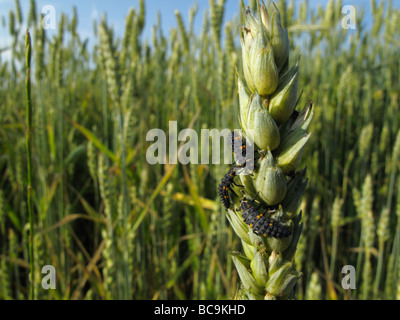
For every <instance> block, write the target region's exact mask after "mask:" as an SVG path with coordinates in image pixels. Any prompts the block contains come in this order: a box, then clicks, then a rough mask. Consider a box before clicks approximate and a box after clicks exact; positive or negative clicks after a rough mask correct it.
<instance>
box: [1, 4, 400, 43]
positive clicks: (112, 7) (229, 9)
mask: <svg viewBox="0 0 400 320" xmlns="http://www.w3.org/2000/svg"><path fill="white" fill-rule="evenodd" d="M14 1H15V0H0V18H2V17H3V16H4V18H5V20H6V21H7V23H6V28H4V27H3V25H2V24H0V48H3V47H6V46H8V45H9V44H10V41H11V40H10V37H9V36H8V14H9V11H10V10H13V9H14V6H15V4H14ZM215 1H216V2H217V1H218V0H215ZM195 2H196V1H195V0H146V26H145V31H144V37H146V38H150V36H151V28H152V26H153V25H154V24H155V23H156V17H157V12H158V11H159V12H160V13H161V17H162V24H163V30H165V32H164V34H165V35H168V32H169V29H170V28H172V27H175V26H176V18H175V15H174V11H175V10H176V9H178V10H179V11H180V12H181V14H182V16H183V19H184V21H185V23H186V25H187V24H188V13H189V9H190V8H191V7H193V5H194V3H195ZM247 2H248V1H246V0H245V3H247ZM327 2H328V1H327V0H309V4H310V6H311V7H313V8H316V7H317V5H318V4H321V5H322V6H325V4H326V3H327ZM399 2H400V1H398V0H394V3H395V6H396V7H400V4H399ZM20 3H21V6H22V11H23V16H24V19H25V20H26V18H27V15H28V12H29V0H20ZM197 3H198V6H199V11H198V14H197V16H196V19H195V29H196V30H197V31H199V30H201V26H202V22H203V15H204V11H205V10H206V9H207V8H208V0H198V1H197ZM239 3H240V0H227V1H226V10H225V20H231V19H232V18H233V17H234V16H235V15H237V14H238V12H239ZM342 3H343V5H347V4H350V5H354V6H355V7H356V8H359V7H360V6H365V8H366V9H367V10H366V15H367V20H368V15H369V14H370V11H369V7H370V1H369V0H343V1H342ZM36 4H37V10H38V11H40V10H41V8H42V7H43V6H45V5H52V6H54V8H55V9H56V16H57V17H58V16H59V14H60V13H61V12H64V13H66V14H67V15H71V14H72V8H73V6H76V7H77V9H78V19H79V24H78V29H79V33H80V35H81V36H82V37H84V38H86V37H88V38H91V37H92V35H93V19H97V20H99V19H100V18H101V16H102V13H103V12H106V13H107V17H108V22H109V23H112V24H113V25H114V28H115V31H116V33H117V34H121V33H122V32H123V29H124V23H125V17H126V15H127V13H128V11H129V8H131V7H134V8H139V0H113V1H112V0H36ZM370 20H371V18H370V17H369V22H370ZM50 34H51V31H50Z"/></svg>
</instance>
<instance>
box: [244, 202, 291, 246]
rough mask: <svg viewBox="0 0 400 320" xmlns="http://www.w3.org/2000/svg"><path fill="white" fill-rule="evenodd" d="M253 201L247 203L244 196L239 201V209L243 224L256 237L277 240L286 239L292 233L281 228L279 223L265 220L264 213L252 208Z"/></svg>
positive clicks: (283, 227) (268, 219)
mask: <svg viewBox="0 0 400 320" xmlns="http://www.w3.org/2000/svg"><path fill="white" fill-rule="evenodd" d="M253 203H254V200H253V201H251V202H249V201H248V200H247V198H246V196H245V197H244V198H243V199H242V200H241V201H240V209H241V210H242V217H243V219H244V222H246V224H248V225H249V226H250V228H252V229H253V232H254V233H255V234H256V235H262V236H264V237H273V238H277V239H282V238H287V237H289V236H290V235H291V234H292V233H291V232H290V230H289V229H288V228H286V227H285V226H283V225H282V224H281V223H279V222H277V221H275V220H273V219H270V218H266V217H265V214H266V213H267V211H265V212H264V213H259V212H258V209H260V208H255V207H253V206H252V204H253Z"/></svg>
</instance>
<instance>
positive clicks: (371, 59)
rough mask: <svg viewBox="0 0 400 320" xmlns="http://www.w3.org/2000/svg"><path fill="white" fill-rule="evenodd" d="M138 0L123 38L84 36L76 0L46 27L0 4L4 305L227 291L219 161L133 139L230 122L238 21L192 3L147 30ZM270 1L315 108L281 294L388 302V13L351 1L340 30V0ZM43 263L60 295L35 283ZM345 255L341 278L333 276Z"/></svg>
mask: <svg viewBox="0 0 400 320" xmlns="http://www.w3.org/2000/svg"><path fill="white" fill-rule="evenodd" d="M150 2H151V0H148V1H145V0H141V1H140V5H139V7H137V8H132V9H131V10H130V11H129V13H127V15H126V18H125V25H124V28H125V29H124V33H123V35H122V36H118V35H116V33H115V31H114V30H113V28H112V26H111V25H110V24H109V23H108V21H107V17H106V16H105V15H104V16H103V17H102V18H101V19H100V20H99V21H93V30H94V34H95V38H94V39H91V41H90V44H89V41H88V39H87V38H84V37H82V36H81V35H80V34H79V32H78V25H79V21H78V20H77V11H76V10H74V11H73V12H74V14H73V15H71V16H67V15H65V14H62V15H61V18H60V19H59V20H58V24H57V29H56V30H57V32H56V33H55V35H54V36H52V37H49V36H48V34H47V33H46V31H45V30H44V29H43V28H42V27H41V20H42V17H41V16H40V11H39V10H38V8H37V7H36V3H35V0H31V1H30V4H29V5H27V1H25V3H24V5H26V6H24V7H22V6H21V4H20V2H19V0H15V8H14V10H12V11H10V12H9V13H8V12H1V14H0V15H1V16H2V17H1V19H2V25H1V27H2V28H3V29H6V30H8V31H7V32H8V34H9V36H10V38H11V39H12V42H11V43H12V44H11V46H10V47H5V45H3V43H1V42H0V79H1V81H0V299H17V300H23V299H30V298H32V296H31V295H32V294H33V297H34V298H35V299H46V300H47V299H52V300H61V299H71V300H76V299H78V300H81V299H124V300H125V299H126V300H127V299H135V300H140V299H146V300H147V299H163V300H164V299H165V300H168V299H174V300H177V299H178V300H204V299H207V300H214V299H232V298H233V297H234V296H235V294H236V292H237V289H238V280H239V279H238V275H237V272H236V270H235V267H234V265H233V263H232V260H231V257H230V256H229V254H228V253H229V252H230V251H232V250H236V249H238V248H239V249H240V246H241V244H240V241H239V240H238V239H237V237H235V234H234V231H233V230H232V228H231V227H230V225H229V223H228V221H227V219H226V212H225V209H224V208H223V206H222V204H221V203H220V200H219V198H218V194H217V188H218V184H219V182H220V180H221V177H223V176H224V174H225V173H226V172H227V170H228V165H222V164H221V165H215V164H188V165H183V164H179V163H178V164H168V162H167V164H159V165H151V164H149V162H148V161H147V159H146V152H147V150H148V148H149V146H150V145H151V142H149V141H147V138H146V137H147V133H148V132H149V131H150V130H152V129H154V128H159V129H161V130H163V131H164V132H166V133H167V134H168V132H169V130H170V121H176V122H177V125H178V130H179V131H180V130H183V129H185V128H192V129H194V130H195V131H196V132H200V131H201V130H202V129H214V128H215V129H218V130H222V129H224V128H239V123H238V119H237V114H238V108H239V101H238V95H237V86H236V83H237V82H236V81H237V73H239V74H242V70H241V59H242V55H241V50H240V43H239V25H240V21H239V19H238V17H227V19H225V20H227V21H225V20H223V16H224V10H225V5H226V4H225V0H209V2H208V10H207V11H206V13H205V15H204V16H203V17H201V16H198V7H197V6H196V5H195V4H194V2H193V7H192V9H191V10H190V12H189V14H188V18H187V20H186V21H187V22H186V23H185V19H183V14H184V13H180V12H178V11H176V12H175V15H176V27H174V28H171V29H170V30H164V29H163V28H162V27H161V19H162V14H159V16H158V20H157V21H158V23H157V24H155V25H154V26H153V28H152V35H151V37H149V38H146V37H144V36H143V30H144V27H145V25H146V21H145V16H146V15H145V13H146V10H149V7H150ZM276 4H277V6H278V8H279V10H280V12H281V15H282V23H283V25H284V26H285V27H286V28H288V31H289V37H290V49H291V50H290V52H291V56H290V63H291V64H293V63H295V61H297V60H298V59H299V58H300V57H301V58H300V60H299V61H300V62H299V68H300V75H299V88H300V90H301V95H300V94H299V103H298V105H299V106H300V108H303V107H305V106H306V105H307V104H308V103H309V101H311V100H312V101H314V103H315V115H314V120H313V122H312V124H311V125H310V128H309V129H310V131H312V138H311V139H310V141H309V144H308V145H307V148H306V150H305V152H304V155H303V158H302V160H301V161H302V162H301V163H302V165H303V166H306V167H307V175H308V177H309V179H310V181H309V184H308V187H307V189H306V191H305V194H304V197H303V201H302V204H301V208H302V211H303V223H304V230H303V234H302V236H301V238H300V242H299V246H298V249H297V252H296V257H295V258H296V268H297V269H298V270H299V271H300V272H302V274H303V276H302V278H301V279H300V280H299V283H298V285H297V286H296V288H295V298H296V299H298V300H326V299H329V300H336V299H339V300H350V299H357V300H367V299H384V300H397V299H400V176H399V173H400V33H399V25H400V10H399V9H398V8H397V7H396V6H394V4H393V1H382V2H378V1H375V0H372V1H370V2H366V3H365V8H366V7H369V9H370V11H371V17H370V19H371V23H370V25H368V27H367V23H366V17H365V8H364V9H363V8H362V7H358V8H357V21H356V29H355V30H346V29H344V28H343V27H342V25H341V22H342V18H343V14H342V7H343V4H342V1H339V0H330V1H326V3H325V4H324V6H319V7H318V8H311V7H310V5H309V4H308V1H300V2H297V1H296V2H295V1H284V0H278V1H276ZM249 5H250V6H252V7H253V8H254V6H255V5H256V1H250V2H249ZM151 13H152V14H154V15H155V16H156V15H157V13H156V11H155V10H154V12H151ZM238 14H239V12H238ZM195 18H196V19H202V21H203V24H202V29H201V31H200V32H195V29H194V20H195ZM223 21H224V22H223ZM26 28H29V32H30V35H31V38H32V39H31V41H32V44H31V52H32V58H31V64H32V67H31V71H30V82H31V84H30V85H31V103H32V105H31V107H32V114H31V118H32V119H31V128H32V130H30V131H29V132H30V133H31V147H30V148H29V149H30V151H31V152H27V149H28V148H27V145H26V138H27V128H28V126H29V123H28V122H29V121H28V120H27V117H28V113H27V108H26V99H27V96H26V62H25V60H26V41H25V40H26ZM6 53H8V54H9V56H10V57H11V58H10V59H6V58H5V54H6ZM29 159H30V160H29ZM28 162H29V163H31V170H30V171H28V169H27V168H28ZM30 178H31V181H32V189H28V188H27V186H28V182H29V180H30ZM28 191H31V196H29V197H28V193H29V192H28ZM30 205H31V206H32V221H31V220H30V218H29V217H30V215H29V207H30ZM30 222H32V225H30ZM31 231H32V232H31ZM30 245H31V248H30ZM30 249H32V252H31V251H30ZM32 253H33V257H32ZM32 258H33V259H32ZM49 265H50V266H53V267H54V270H56V288H55V289H51V290H46V289H44V288H43V286H42V280H43V277H44V276H45V275H44V274H43V273H42V272H41V271H42V268H43V267H44V266H49ZM349 265H350V266H354V269H355V272H356V278H355V283H356V288H355V289H344V288H343V286H342V278H343V273H342V268H343V267H344V266H349ZM31 270H33V271H34V272H33V275H32V277H31V281H30V279H29V277H30V272H31ZM30 283H33V287H32V286H31V285H30ZM31 287H32V288H33V289H34V290H31ZM32 291H33V293H32Z"/></svg>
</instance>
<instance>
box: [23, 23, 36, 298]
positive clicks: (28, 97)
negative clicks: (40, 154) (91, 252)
mask: <svg viewBox="0 0 400 320" xmlns="http://www.w3.org/2000/svg"><path fill="white" fill-rule="evenodd" d="M25 52H26V82H25V90H26V124H27V130H26V153H27V158H28V188H27V192H28V212H29V260H30V261H29V267H30V279H31V288H30V299H31V300H33V299H34V297H35V283H34V281H35V276H34V275H35V270H34V262H35V260H34V254H33V234H34V229H33V228H34V223H33V198H32V193H33V190H32V176H33V174H32V102H31V55H32V54H31V53H32V50H31V36H30V34H29V30H28V29H27V30H26V41H25Z"/></svg>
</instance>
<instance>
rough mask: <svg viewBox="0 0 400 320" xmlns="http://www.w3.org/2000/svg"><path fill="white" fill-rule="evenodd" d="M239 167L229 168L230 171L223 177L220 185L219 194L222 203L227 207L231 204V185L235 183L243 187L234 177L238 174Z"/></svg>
mask: <svg viewBox="0 0 400 320" xmlns="http://www.w3.org/2000/svg"><path fill="white" fill-rule="evenodd" d="M237 169H238V168H237V167H232V168H230V169H229V171H228V173H227V174H226V175H225V176H224V177H223V178H222V180H221V183H220V184H219V186H218V194H219V197H220V198H221V201H222V204H223V205H224V207H225V208H227V209H229V208H230V206H231V200H230V197H229V191H232V188H231V185H232V184H234V185H235V186H237V187H243V186H241V185H238V184H236V183H235V181H234V179H235V177H236V175H237V171H236V170H237Z"/></svg>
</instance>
